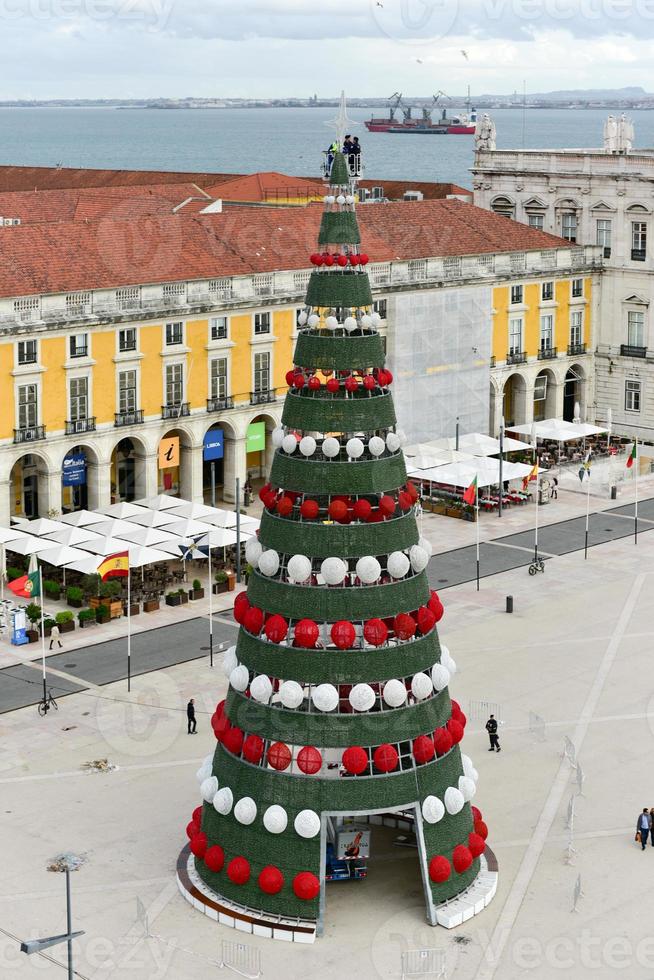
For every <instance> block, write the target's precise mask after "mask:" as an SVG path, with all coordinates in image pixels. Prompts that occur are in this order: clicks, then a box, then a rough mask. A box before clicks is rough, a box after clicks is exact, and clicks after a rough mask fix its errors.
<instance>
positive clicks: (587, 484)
mask: <svg viewBox="0 0 654 980" xmlns="http://www.w3.org/2000/svg"><path fill="white" fill-rule="evenodd" d="M589 515H590V469H588V472H587V473H586V536H585V539H584V561H585V560H586V559H587V558H588V518H589Z"/></svg>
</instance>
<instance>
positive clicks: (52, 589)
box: [43, 578, 61, 602]
mask: <svg viewBox="0 0 654 980" xmlns="http://www.w3.org/2000/svg"><path fill="white" fill-rule="evenodd" d="M43 591H44V592H45V594H46V595H47V597H48V599H55V600H56V601H57V602H58V601H59V599H60V598H61V586H60V585H59V582H55V581H54V580H53V579H47V578H46V579H44V581H43Z"/></svg>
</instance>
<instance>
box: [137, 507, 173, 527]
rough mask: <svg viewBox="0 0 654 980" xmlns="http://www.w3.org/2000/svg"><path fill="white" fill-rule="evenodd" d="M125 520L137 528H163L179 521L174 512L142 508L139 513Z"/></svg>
mask: <svg viewBox="0 0 654 980" xmlns="http://www.w3.org/2000/svg"><path fill="white" fill-rule="evenodd" d="M127 520H128V521H129V523H130V524H134V525H135V526H137V527H165V526H166V525H167V524H173V523H174V522H175V521H178V520H179V515H178V514H176V513H175V511H174V510H146V509H145V508H142V511H141V513H139V514H132V516H131V517H128V518H127Z"/></svg>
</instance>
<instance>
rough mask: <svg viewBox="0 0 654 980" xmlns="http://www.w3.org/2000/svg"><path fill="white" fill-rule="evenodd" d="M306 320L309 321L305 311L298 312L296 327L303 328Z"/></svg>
mask: <svg viewBox="0 0 654 980" xmlns="http://www.w3.org/2000/svg"><path fill="white" fill-rule="evenodd" d="M308 319H309V314H308V313H307V311H306V310H300V312H299V313H298V315H297V322H298V326H299V327H303V326H304V324H305V323H306V322H307V320H308Z"/></svg>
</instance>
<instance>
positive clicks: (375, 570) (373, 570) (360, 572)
mask: <svg viewBox="0 0 654 980" xmlns="http://www.w3.org/2000/svg"><path fill="white" fill-rule="evenodd" d="M356 571H357V577H358V578H359V579H360V580H361V582H363V584H364V585H372V583H373V582H376V581H377V579H378V578H379V576H380V575H381V565H380V564H379V562H378V561H377V559H376V558H373V556H372V555H364V556H363V558H359V560H358V562H357V569H356Z"/></svg>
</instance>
